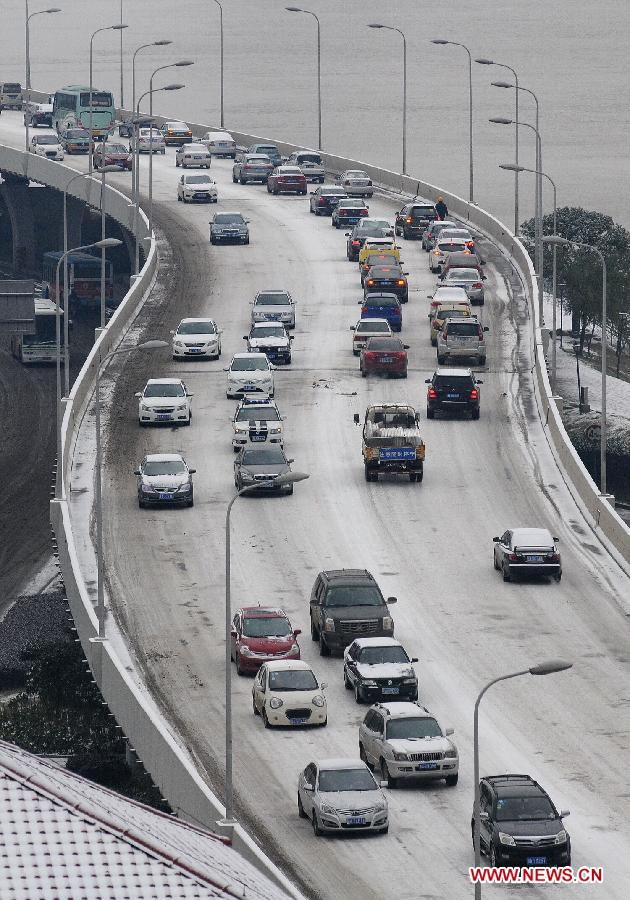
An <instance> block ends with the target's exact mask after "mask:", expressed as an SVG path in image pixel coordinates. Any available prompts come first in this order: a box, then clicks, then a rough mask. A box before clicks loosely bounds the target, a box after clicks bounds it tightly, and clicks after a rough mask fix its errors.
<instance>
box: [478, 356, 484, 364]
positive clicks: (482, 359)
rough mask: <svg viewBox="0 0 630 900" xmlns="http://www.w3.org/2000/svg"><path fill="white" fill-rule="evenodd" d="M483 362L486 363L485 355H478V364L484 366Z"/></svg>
mask: <svg viewBox="0 0 630 900" xmlns="http://www.w3.org/2000/svg"><path fill="white" fill-rule="evenodd" d="M485 364H486V357H485V356H481V357H479V365H480V366H485Z"/></svg>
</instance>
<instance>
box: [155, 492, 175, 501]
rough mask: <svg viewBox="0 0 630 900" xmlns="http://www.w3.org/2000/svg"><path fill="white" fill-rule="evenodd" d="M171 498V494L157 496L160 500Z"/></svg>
mask: <svg viewBox="0 0 630 900" xmlns="http://www.w3.org/2000/svg"><path fill="white" fill-rule="evenodd" d="M173 496H174V495H173V494H166V493H160V494H158V497H159V498H160V500H172V499H173Z"/></svg>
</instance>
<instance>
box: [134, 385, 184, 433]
mask: <svg viewBox="0 0 630 900" xmlns="http://www.w3.org/2000/svg"><path fill="white" fill-rule="evenodd" d="M136 397H137V398H138V421H139V422H140V424H141V425H161V424H171V425H190V421H191V419H192V404H191V400H192V397H193V395H192V394H190V393H189V392H188V388H187V387H186V385H185V384H184V382H183V381H181V380H180V379H179V378H150V379H149V380H148V381H147V383H146V385H145V387H144V390H143V391H138V393H137V394H136Z"/></svg>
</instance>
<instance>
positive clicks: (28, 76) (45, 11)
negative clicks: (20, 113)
mask: <svg viewBox="0 0 630 900" xmlns="http://www.w3.org/2000/svg"><path fill="white" fill-rule="evenodd" d="M25 3H26V35H25V38H26V100H25V104H28V102H29V100H30V99H31V27H30V25H31V19H32V18H33V17H34V16H43V15H48V14H49V13H58V12H61V9H60V8H59V7H57V6H51V8H50V9H38V10H37V11H36V12H34V13H30V14H29V11H28V0H25ZM27 113H28V109H27ZM29 126H30V120H29V118H28V115H27V116H26V149H27V150H28V142H29V140H30V132H29Z"/></svg>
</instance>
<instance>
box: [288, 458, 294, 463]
mask: <svg viewBox="0 0 630 900" xmlns="http://www.w3.org/2000/svg"><path fill="white" fill-rule="evenodd" d="M287 462H288V463H294V462H295V460H294V459H287Z"/></svg>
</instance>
